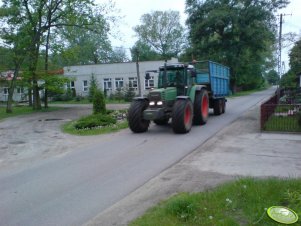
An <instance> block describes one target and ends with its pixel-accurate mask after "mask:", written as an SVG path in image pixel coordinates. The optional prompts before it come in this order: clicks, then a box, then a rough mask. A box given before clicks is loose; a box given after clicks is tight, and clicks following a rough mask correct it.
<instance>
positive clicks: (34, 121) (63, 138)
mask: <svg viewBox="0 0 301 226" xmlns="http://www.w3.org/2000/svg"><path fill="white" fill-rule="evenodd" d="M55 106H57V107H61V108H62V109H61V110H58V111H53V112H38V113H34V114H30V115H23V116H18V117H13V118H7V119H5V120H3V121H0V139H1V143H0V170H4V169H11V168H24V167H26V166H29V165H31V164H32V163H33V162H35V161H38V160H39V159H45V158H49V157H52V156H57V155H63V154H66V153H67V152H69V151H72V147H78V145H83V144H84V143H85V142H89V141H90V140H91V138H88V137H80V141H79V139H78V137H77V136H71V135H68V134H64V133H62V132H61V129H60V126H61V125H62V124H64V123H66V122H69V121H71V120H74V119H78V118H80V117H81V116H85V115H89V114H91V113H92V105H90V104H87V105H78V104H77V105H76V104H73V105H66V104H57V105H55ZM128 106H129V104H108V105H107V108H108V109H112V110H118V109H125V108H128Z"/></svg>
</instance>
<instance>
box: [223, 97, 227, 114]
mask: <svg viewBox="0 0 301 226" xmlns="http://www.w3.org/2000/svg"><path fill="white" fill-rule="evenodd" d="M225 112H226V100H225V99H223V108H222V113H223V114H224V113H225Z"/></svg>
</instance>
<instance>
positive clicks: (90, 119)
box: [74, 114, 116, 129]
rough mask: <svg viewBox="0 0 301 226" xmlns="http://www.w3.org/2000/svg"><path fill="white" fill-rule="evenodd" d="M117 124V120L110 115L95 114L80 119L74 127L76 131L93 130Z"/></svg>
mask: <svg viewBox="0 0 301 226" xmlns="http://www.w3.org/2000/svg"><path fill="white" fill-rule="evenodd" d="M115 123H116V119H115V118H114V117H112V116H110V115H106V114H94V115H90V116H86V117H83V118H81V119H79V120H78V121H77V122H76V123H75V124H74V127H75V128H76V129H87V128H88V129H91V128H94V127H100V126H108V125H111V124H115Z"/></svg>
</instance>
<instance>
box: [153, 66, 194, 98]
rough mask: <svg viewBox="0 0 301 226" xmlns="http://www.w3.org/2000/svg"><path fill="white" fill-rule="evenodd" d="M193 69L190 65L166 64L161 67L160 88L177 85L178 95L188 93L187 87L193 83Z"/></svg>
mask: <svg viewBox="0 0 301 226" xmlns="http://www.w3.org/2000/svg"><path fill="white" fill-rule="evenodd" d="M193 71H194V68H193V66H190V65H189V66H188V65H185V64H171V65H164V66H162V67H160V68H159V77H158V88H167V87H175V88H176V93H177V96H183V95H187V89H188V87H190V86H191V85H192V83H193V82H192V81H193V80H192V79H193Z"/></svg>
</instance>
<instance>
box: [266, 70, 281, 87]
mask: <svg viewBox="0 0 301 226" xmlns="http://www.w3.org/2000/svg"><path fill="white" fill-rule="evenodd" d="M264 77H265V79H266V80H267V82H268V83H269V84H271V85H277V84H278V83H279V80H280V78H279V75H278V73H277V71H275V70H270V71H269V72H268V73H266V74H265V75H264Z"/></svg>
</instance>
